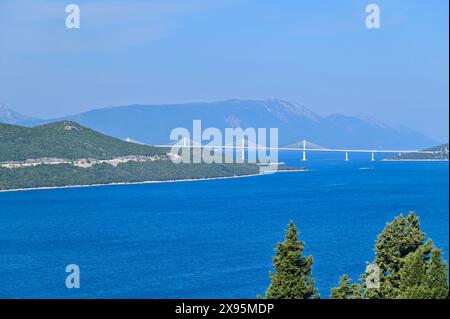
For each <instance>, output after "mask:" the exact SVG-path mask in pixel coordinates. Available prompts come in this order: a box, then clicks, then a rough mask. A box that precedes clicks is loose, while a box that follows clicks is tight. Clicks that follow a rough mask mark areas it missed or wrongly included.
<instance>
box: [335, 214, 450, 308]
mask: <svg viewBox="0 0 450 319" xmlns="http://www.w3.org/2000/svg"><path fill="white" fill-rule="evenodd" d="M424 240H425V233H424V232H422V231H421V229H420V222H419V217H417V216H416V215H415V214H414V213H413V212H411V213H409V214H408V216H407V217H404V216H403V215H399V216H397V217H396V218H395V219H394V220H393V221H392V222H390V223H388V224H386V227H385V228H384V230H383V231H382V232H381V234H380V235H378V237H377V240H376V243H375V260H374V265H375V266H377V267H378V269H379V283H380V287H379V288H371V287H368V285H367V284H366V279H367V278H368V275H369V273H365V274H363V275H362V276H361V285H360V287H361V288H362V294H363V296H362V297H363V298H370V299H396V298H402V299H406V298H414V299H431V298H432V299H441V298H448V289H449V284H448V268H447V265H446V264H445V263H444V261H443V260H442V257H441V251H440V250H439V249H437V248H436V247H435V246H434V244H433V242H432V241H431V239H428V241H427V242H424ZM358 286H359V285H357V284H351V282H350V280H349V279H348V277H347V276H345V277H342V279H341V281H340V282H339V287H337V288H333V289H332V297H333V298H354V297H355V296H353V295H352V294H353V289H357V288H358ZM356 296H358V295H356Z"/></svg>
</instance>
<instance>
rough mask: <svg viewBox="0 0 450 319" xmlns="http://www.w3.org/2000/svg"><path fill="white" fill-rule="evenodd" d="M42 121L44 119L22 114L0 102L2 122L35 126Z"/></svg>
mask: <svg viewBox="0 0 450 319" xmlns="http://www.w3.org/2000/svg"><path fill="white" fill-rule="evenodd" d="M41 122H42V120H39V119H36V118H33V117H30V116H26V115H22V114H20V113H18V112H15V111H13V110H11V109H10V108H8V107H7V106H6V104H4V103H0V123H5V124H18V125H23V126H34V125H38V124H39V123H41Z"/></svg>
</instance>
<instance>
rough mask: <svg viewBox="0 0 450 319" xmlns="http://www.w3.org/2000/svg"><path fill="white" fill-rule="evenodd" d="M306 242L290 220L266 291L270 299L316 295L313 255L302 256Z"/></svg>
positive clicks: (276, 250) (274, 260)
mask: <svg viewBox="0 0 450 319" xmlns="http://www.w3.org/2000/svg"><path fill="white" fill-rule="evenodd" d="M303 249H304V243H303V242H302V241H299V240H298V233H297V229H296V228H295V225H294V223H293V222H289V225H288V229H287V230H286V233H285V240H284V242H281V243H278V247H277V248H276V249H275V256H274V257H273V264H274V268H275V272H274V273H270V278H271V283H270V286H269V288H268V289H267V291H266V298H268V299H309V298H312V297H318V296H317V295H316V293H317V290H316V289H315V287H314V285H315V281H314V279H313V278H312V276H311V267H312V264H313V258H312V256H307V257H302V253H303Z"/></svg>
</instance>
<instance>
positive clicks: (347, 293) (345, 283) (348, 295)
mask: <svg viewBox="0 0 450 319" xmlns="http://www.w3.org/2000/svg"><path fill="white" fill-rule="evenodd" d="M363 297H364V295H363V291H362V286H361V285H360V284H357V283H354V282H352V280H351V279H350V278H349V277H348V275H342V276H341V280H340V281H339V286H338V287H336V288H332V289H331V298H332V299H362V298H363Z"/></svg>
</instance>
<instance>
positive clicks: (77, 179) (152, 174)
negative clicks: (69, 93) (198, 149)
mask: <svg viewBox="0 0 450 319" xmlns="http://www.w3.org/2000/svg"><path fill="white" fill-rule="evenodd" d="M167 152H168V150H167V149H164V148H157V147H150V146H145V145H139V144H134V143H128V142H124V141H121V140H118V139H115V138H112V137H109V136H106V135H103V134H100V133H98V132H96V131H93V130H91V129H88V128H86V127H83V126H81V125H79V124H77V123H74V122H68V121H65V122H56V123H52V124H48V125H42V126H37V127H34V128H25V127H21V126H16V125H8V124H0V164H1V163H2V162H11V161H16V162H17V161H24V160H27V159H43V158H59V159H64V160H79V159H94V160H112V159H114V158H117V157H123V156H131V155H147V156H153V155H165V154H166V153H167ZM90 162H91V163H92V162H94V161H92V160H91V161H90ZM20 165H23V163H22V164H20ZM258 173H259V167H258V166H257V165H256V164H245V163H244V164H217V163H215V164H205V163H200V164H174V163H173V162H172V161H171V160H170V159H169V158H168V157H167V156H159V157H156V158H155V157H153V159H152V160H148V161H143V162H138V161H129V162H124V163H118V164H117V165H116V166H113V165H111V164H109V163H96V164H94V165H91V166H89V167H80V166H76V165H74V164H73V161H69V162H67V163H65V162H64V163H63V164H53V165H51V164H49V163H48V161H47V160H39V165H36V166H20V167H9V166H3V167H2V166H0V190H11V189H26V188H36V187H61V186H70V185H93V184H110V183H136V182H147V181H172V180H183V179H203V178H215V177H232V176H242V175H253V174H258Z"/></svg>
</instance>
